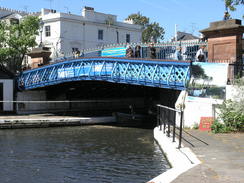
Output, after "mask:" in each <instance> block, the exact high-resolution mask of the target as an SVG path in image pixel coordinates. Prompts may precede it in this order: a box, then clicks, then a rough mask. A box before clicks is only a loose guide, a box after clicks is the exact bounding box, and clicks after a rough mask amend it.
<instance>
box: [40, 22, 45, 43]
mask: <svg viewBox="0 0 244 183" xmlns="http://www.w3.org/2000/svg"><path fill="white" fill-rule="evenodd" d="M43 25H44V22H43V21H42V20H41V21H40V44H39V47H43V45H42V32H43Z"/></svg>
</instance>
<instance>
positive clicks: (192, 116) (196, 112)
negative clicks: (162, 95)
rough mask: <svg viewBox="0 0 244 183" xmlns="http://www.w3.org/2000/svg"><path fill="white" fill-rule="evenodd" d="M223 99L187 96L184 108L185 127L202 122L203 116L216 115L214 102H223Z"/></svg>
mask: <svg viewBox="0 0 244 183" xmlns="http://www.w3.org/2000/svg"><path fill="white" fill-rule="evenodd" d="M222 103H223V100H219V99H211V98H200V97H190V96H188V97H186V100H185V109H184V118H183V119H184V120H183V122H184V127H193V126H194V125H195V124H200V119H201V117H214V115H215V114H214V108H213V105H214V104H222Z"/></svg>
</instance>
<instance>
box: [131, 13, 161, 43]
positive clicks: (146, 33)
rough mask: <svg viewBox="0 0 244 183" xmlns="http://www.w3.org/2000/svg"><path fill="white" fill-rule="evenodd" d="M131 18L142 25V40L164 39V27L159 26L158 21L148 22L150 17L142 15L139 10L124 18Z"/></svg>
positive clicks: (156, 40) (155, 40) (157, 40)
mask: <svg viewBox="0 0 244 183" xmlns="http://www.w3.org/2000/svg"><path fill="white" fill-rule="evenodd" d="M130 19H132V20H133V22H134V23H135V24H138V25H141V26H142V42H150V41H152V40H151V39H153V41H154V42H159V41H160V40H163V39H164V34H165V32H164V28H162V27H160V25H159V23H157V22H153V23H150V19H149V18H148V17H146V16H143V15H142V14H141V13H140V12H138V13H136V14H131V15H129V16H128V17H127V18H126V20H130Z"/></svg>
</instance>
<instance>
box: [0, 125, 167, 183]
mask: <svg viewBox="0 0 244 183" xmlns="http://www.w3.org/2000/svg"><path fill="white" fill-rule="evenodd" d="M0 153H1V156H0V167H1V171H0V178H1V183H5V182H6V183H7V182H8V183H16V182H18V183H26V182H30V183H32V182H34V183H47V182H48V183H74V182H77V183H103V182H104V183H126V182H128V183H142V182H147V181H149V180H150V179H152V178H154V177H155V176H157V175H159V174H161V173H163V172H165V171H166V170H167V169H169V165H168V163H167V161H166V160H165V158H164V155H163V153H162V151H161V150H160V148H159V146H158V145H157V144H156V142H154V140H153V130H152V129H139V128H121V127H111V126H81V127H64V128H39V129H19V130H1V131H0Z"/></svg>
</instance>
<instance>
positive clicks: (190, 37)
mask: <svg viewBox="0 0 244 183" xmlns="http://www.w3.org/2000/svg"><path fill="white" fill-rule="evenodd" d="M193 39H200V38H199V37H197V36H194V35H193V34H190V33H187V32H180V31H178V32H177V41H186V40H193ZM172 41H175V38H173V39H172Z"/></svg>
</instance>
